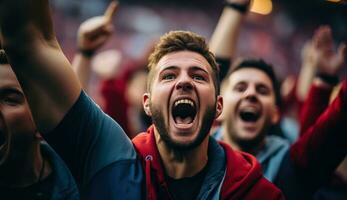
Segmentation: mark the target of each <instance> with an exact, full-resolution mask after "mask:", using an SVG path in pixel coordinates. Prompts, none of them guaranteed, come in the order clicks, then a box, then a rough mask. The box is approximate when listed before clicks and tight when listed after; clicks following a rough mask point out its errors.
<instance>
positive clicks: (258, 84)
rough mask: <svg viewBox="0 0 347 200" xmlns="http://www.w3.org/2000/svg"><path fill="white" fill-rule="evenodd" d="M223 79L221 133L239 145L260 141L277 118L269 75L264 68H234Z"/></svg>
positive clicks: (245, 145)
mask: <svg viewBox="0 0 347 200" xmlns="http://www.w3.org/2000/svg"><path fill="white" fill-rule="evenodd" d="M226 81H227V82H226V83H225V86H224V88H223V89H222V94H223V100H224V110H223V115H222V120H223V127H224V128H225V129H226V130H225V131H226V132H227V135H225V136H224V137H227V138H228V139H229V140H231V141H232V142H233V143H235V144H237V145H239V146H240V147H241V148H242V147H247V148H249V147H250V146H252V145H257V144H259V143H260V142H262V141H263V140H264V137H265V135H266V133H267V131H268V130H269V128H270V127H271V126H272V125H273V124H275V123H277V122H278V120H279V112H278V109H277V106H276V104H275V94H274V89H273V86H272V82H271V79H270V78H269V77H268V76H267V74H266V73H264V72H263V71H261V70H259V69H256V68H249V67H247V68H241V69H238V70H236V71H235V72H233V73H232V74H231V75H230V76H229V77H228V78H227V80H226Z"/></svg>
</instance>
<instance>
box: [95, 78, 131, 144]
mask: <svg viewBox="0 0 347 200" xmlns="http://www.w3.org/2000/svg"><path fill="white" fill-rule="evenodd" d="M100 90H101V95H102V97H103V99H104V103H105V104H104V107H103V111H104V112H105V113H106V114H108V115H109V116H110V117H112V118H113V119H114V120H115V121H117V122H118V123H119V125H120V126H121V127H122V128H123V130H124V132H125V133H126V134H129V133H130V130H129V128H128V127H129V124H128V118H127V116H128V114H127V112H128V102H127V100H126V98H125V95H124V94H125V90H126V78H125V77H124V78H118V79H110V80H104V81H101V86H100ZM128 136H129V137H130V138H131V135H128Z"/></svg>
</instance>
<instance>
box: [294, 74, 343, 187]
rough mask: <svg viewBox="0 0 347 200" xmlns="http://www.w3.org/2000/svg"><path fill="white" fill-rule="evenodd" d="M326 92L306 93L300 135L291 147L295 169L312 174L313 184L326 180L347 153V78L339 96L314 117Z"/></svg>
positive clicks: (323, 102) (324, 99)
mask: <svg viewBox="0 0 347 200" xmlns="http://www.w3.org/2000/svg"><path fill="white" fill-rule="evenodd" d="M313 89H315V88H313ZM327 92H329V91H328V90H327V91H323V90H322V91H320V92H316V91H315V90H313V91H311V92H310V93H309V95H310V96H309V98H308V99H309V102H306V106H305V107H304V108H303V111H302V114H301V124H302V126H303V127H302V133H301V135H302V136H301V138H300V139H299V140H298V141H297V142H296V143H295V144H294V145H293V146H292V147H291V150H290V153H291V158H292V160H293V162H294V163H295V165H296V167H297V169H298V170H301V171H302V172H304V173H305V174H307V175H311V177H314V178H315V179H316V180H313V182H314V183H317V182H325V181H327V180H328V179H329V178H330V177H331V175H332V173H333V172H334V170H335V169H336V167H337V166H338V164H339V163H340V162H341V161H342V160H343V158H344V157H345V156H346V154H347V144H346V141H347V134H346V133H347V126H346V124H347V78H346V79H345V80H344V82H343V85H342V88H341V90H340V93H339V95H338V96H337V97H336V99H335V100H334V101H333V102H332V104H331V105H330V106H329V107H327V109H326V110H325V111H324V112H323V113H322V114H321V115H320V116H319V117H318V119H317V115H319V114H320V113H321V112H322V110H321V109H322V108H323V107H324V106H325V105H327V104H328V98H324V97H323V96H326V95H327V94H326V93H327ZM322 95H323V96H322ZM308 103H309V104H316V106H311V105H309V104H308ZM317 104H318V105H317ZM319 104H320V105H319ZM304 119H305V120H304Z"/></svg>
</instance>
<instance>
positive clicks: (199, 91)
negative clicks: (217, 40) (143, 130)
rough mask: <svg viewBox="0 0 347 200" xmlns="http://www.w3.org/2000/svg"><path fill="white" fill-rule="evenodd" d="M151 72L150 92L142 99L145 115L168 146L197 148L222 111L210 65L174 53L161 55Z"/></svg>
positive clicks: (196, 57)
mask: <svg viewBox="0 0 347 200" xmlns="http://www.w3.org/2000/svg"><path fill="white" fill-rule="evenodd" d="M154 70H155V71H154V75H153V79H152V84H151V90H150V91H151V92H150V93H147V94H145V95H144V108H145V111H146V113H147V114H149V115H150V116H151V117H152V120H153V123H154V125H155V128H156V130H157V131H158V132H159V135H160V137H161V139H163V140H164V141H165V142H166V144H167V145H168V146H170V147H172V148H176V149H192V148H194V147H197V146H198V145H200V144H201V143H202V141H203V140H204V139H205V138H206V136H207V135H208V134H209V131H210V128H211V125H212V122H213V121H214V119H215V118H216V117H217V116H219V114H220V113H221V110H222V98H221V97H220V96H216V95H215V93H216V88H215V86H214V82H213V77H212V68H211V66H210V64H209V63H208V62H207V60H206V59H205V58H204V57H203V56H202V55H200V54H199V53H196V52H192V51H177V52H171V53H168V54H166V55H164V56H163V57H162V58H161V59H160V60H159V62H158V63H157V65H156V66H155V69H154Z"/></svg>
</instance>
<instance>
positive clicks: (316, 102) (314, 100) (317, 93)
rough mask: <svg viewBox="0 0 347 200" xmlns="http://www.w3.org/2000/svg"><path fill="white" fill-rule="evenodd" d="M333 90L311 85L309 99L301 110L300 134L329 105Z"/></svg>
mask: <svg viewBox="0 0 347 200" xmlns="http://www.w3.org/2000/svg"><path fill="white" fill-rule="evenodd" d="M332 90H333V88H321V87H318V86H315V85H312V86H311V89H310V91H309V93H308V96H307V99H306V100H305V102H304V104H303V106H302V108H301V111H300V118H299V121H300V136H302V135H303V134H304V133H305V132H306V131H307V129H308V128H310V126H312V125H313V124H314V123H315V121H316V120H317V118H318V117H319V115H320V114H322V113H323V112H324V110H325V109H326V108H327V107H328V105H329V98H330V94H331V92H332Z"/></svg>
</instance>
